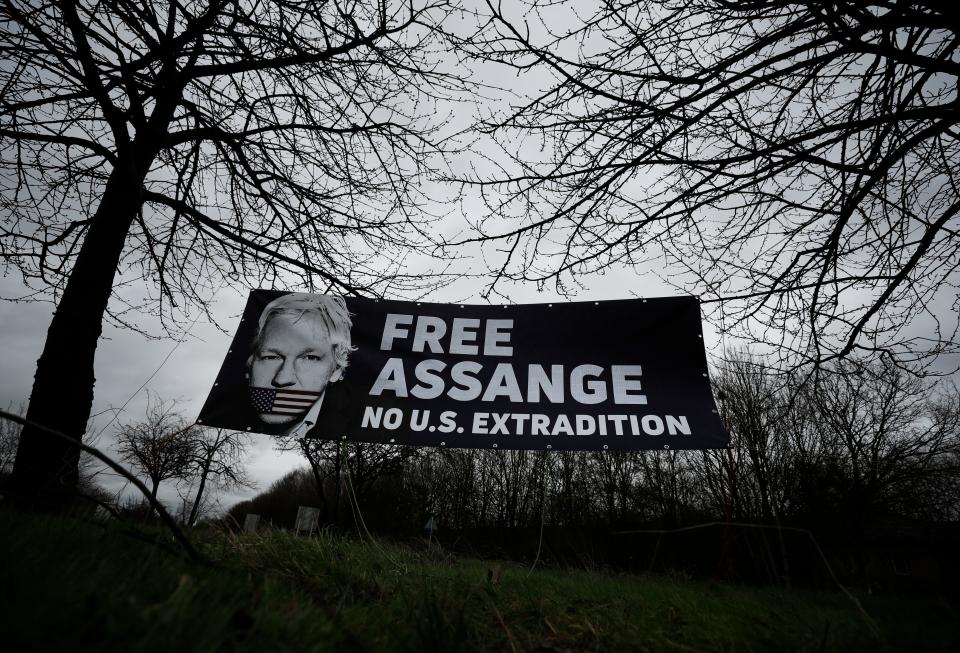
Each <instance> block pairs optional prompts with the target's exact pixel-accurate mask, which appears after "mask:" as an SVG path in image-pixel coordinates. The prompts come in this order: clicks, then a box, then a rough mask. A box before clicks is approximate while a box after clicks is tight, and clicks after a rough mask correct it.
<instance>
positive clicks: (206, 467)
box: [187, 449, 214, 528]
mask: <svg viewBox="0 0 960 653" xmlns="http://www.w3.org/2000/svg"><path fill="white" fill-rule="evenodd" d="M213 455H214V450H212V449H211V450H210V452H209V453H208V454H207V457H206V458H204V460H203V471H202V472H201V473H200V487H198V488H197V496H195V497H194V498H193V507H192V508H191V509H190V517H189V519H187V526H189V527H190V528H193V524H194V522H196V521H197V513H198V512H199V511H200V500H201V499H202V498H203V490H204V488H205V487H206V485H207V475H208V474H209V473H210V462H211V460H213Z"/></svg>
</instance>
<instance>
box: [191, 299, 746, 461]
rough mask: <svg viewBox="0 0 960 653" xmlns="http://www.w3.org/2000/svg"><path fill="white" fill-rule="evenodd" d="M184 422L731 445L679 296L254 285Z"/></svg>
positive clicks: (379, 435)
mask: <svg viewBox="0 0 960 653" xmlns="http://www.w3.org/2000/svg"><path fill="white" fill-rule="evenodd" d="M197 421H198V422H199V423H201V424H204V425H208V426H218V427H223V428H229V429H237V430H248V431H257V432H261V433H269V434H278V435H279V434H284V435H289V436H292V437H304V436H306V437H315V438H324V439H338V440H339V439H344V440H355V441H360V442H382V443H393V444H410V445H427V446H443V447H473V448H500V449H591V450H603V449H611V450H636V449H714V448H720V447H726V446H727V444H728V436H727V434H726V433H725V432H724V430H723V427H722V425H721V422H720V419H719V416H718V414H717V409H716V405H715V403H714V401H713V396H712V394H711V391H710V383H709V379H708V375H707V362H706V356H705V354H704V348H703V337H702V334H701V329H700V307H699V303H698V302H697V300H696V299H695V298H692V297H667V298H660V299H633V300H620V301H606V302H570V303H556V304H527V305H504V306H497V305H456V304H430V303H425V302H400V301H385V300H375V299H362V298H346V299H344V298H340V297H338V296H334V295H309V294H305V293H284V292H279V291H270V290H256V291H253V292H251V293H250V297H249V299H248V301H247V306H246V309H245V310H244V313H243V318H242V320H241V322H240V326H239V327H238V329H237V333H236V335H235V336H234V338H233V344H232V346H231V348H230V351H229V352H228V353H227V356H226V358H225V360H224V362H223V366H222V367H221V369H220V374H219V375H218V376H217V380H216V383H214V386H213V389H212V390H211V391H210V395H209V397H208V398H207V401H206V403H205V404H204V406H203V409H202V411H201V412H200V417H199V419H198V420H197Z"/></svg>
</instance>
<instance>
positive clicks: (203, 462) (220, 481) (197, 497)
mask: <svg viewBox="0 0 960 653" xmlns="http://www.w3.org/2000/svg"><path fill="white" fill-rule="evenodd" d="M192 431H193V433H192V437H191V440H192V442H191V447H190V449H191V454H192V457H191V460H190V462H189V465H190V467H191V468H192V469H191V473H190V476H191V478H190V480H191V483H190V486H191V488H192V487H193V485H194V482H195V483H196V485H197V490H196V492H195V494H194V495H193V501H192V502H191V504H190V512H189V514H188V515H185V519H184V522H185V523H186V525H187V526H193V525H194V524H196V522H197V517H198V516H199V515H200V507H201V506H202V505H203V501H204V499H205V498H206V496H207V495H206V494H204V491H205V490H206V489H207V484H208V482H212V483H214V484H216V485H217V486H219V487H221V488H225V487H234V488H237V487H246V488H253V487H255V485H254V483H253V482H252V481H251V480H250V478H249V477H248V476H247V473H246V469H245V468H244V466H243V459H244V457H245V456H246V453H247V445H248V444H249V440H250V435H249V434H247V433H244V432H242V431H228V430H226V429H207V428H194V429H192Z"/></svg>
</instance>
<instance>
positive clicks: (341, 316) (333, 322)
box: [247, 292, 356, 368]
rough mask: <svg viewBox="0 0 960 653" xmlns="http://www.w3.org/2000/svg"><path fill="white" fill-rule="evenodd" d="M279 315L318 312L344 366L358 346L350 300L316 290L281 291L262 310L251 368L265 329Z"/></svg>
mask: <svg viewBox="0 0 960 653" xmlns="http://www.w3.org/2000/svg"><path fill="white" fill-rule="evenodd" d="M278 315H292V316H294V317H295V320H298V319H300V318H301V317H303V316H305V315H315V316H317V317H319V318H320V320H319V323H320V324H321V325H322V326H323V328H324V330H325V331H326V332H327V337H329V338H330V342H331V344H332V345H333V353H334V357H335V359H336V361H337V365H338V366H339V367H341V368H343V367H346V366H347V364H348V363H349V358H350V353H351V352H353V351H354V350H356V347H354V346H353V345H352V344H351V340H350V329H352V328H353V321H352V320H351V319H350V311H348V310H347V303H346V302H345V301H344V300H343V297H341V296H340V295H314V294H312V293H305V292H294V293H289V294H287V295H281V296H280V297H277V298H276V299H274V300H273V301H272V302H270V303H269V304H267V305H266V307H265V308H264V309H263V312H262V313H260V321H259V323H258V324H257V335H256V337H254V339H253V344H252V345H251V347H250V358H249V359H247V367H248V368H249V367H250V365H251V363H252V362H253V357H254V356H255V355H256V353H257V352H258V351H259V350H260V346H261V344H262V343H263V332H264V330H265V329H266V326H267V323H269V322H270V320H272V319H273V318H275V317H276V316H278Z"/></svg>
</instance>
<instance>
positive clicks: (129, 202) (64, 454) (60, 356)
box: [12, 161, 146, 508]
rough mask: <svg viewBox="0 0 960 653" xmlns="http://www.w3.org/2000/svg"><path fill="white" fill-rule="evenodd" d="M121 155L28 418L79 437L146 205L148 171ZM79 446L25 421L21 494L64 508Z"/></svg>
mask: <svg viewBox="0 0 960 653" xmlns="http://www.w3.org/2000/svg"><path fill="white" fill-rule="evenodd" d="M138 167H139V166H136V165H132V164H129V165H124V164H123V162H122V161H121V162H120V163H118V165H117V167H116V168H115V169H114V170H113V172H112V173H111V174H110V178H109V179H108V181H107V184H106V188H105V190H104V194H103V198H102V199H101V202H100V205H99V206H98V207H97V211H96V213H95V214H94V217H93V219H92V221H91V223H90V232H89V233H88V234H87V235H86V237H85V238H84V241H83V245H82V246H81V248H80V252H79V254H78V255H77V260H76V262H75V263H74V266H73V270H72V271H71V272H70V277H69V279H68V281H67V285H66V287H65V288H64V291H63V295H62V296H61V297H60V302H59V303H58V304H57V308H56V310H55V311H54V314H53V320H52V321H51V323H50V328H49V330H48V331H47V339H46V342H45V343H44V347H43V353H42V354H41V355H40V359H39V360H38V361H37V372H36V375H35V376H34V383H33V392H32V394H31V395H30V405H29V407H28V409H27V419H29V420H32V421H34V422H37V423H39V424H43V425H44V426H46V427H48V428H50V429H54V430H56V431H59V432H61V433H63V434H64V435H66V436H68V437H69V438H71V439H73V440H75V441H77V442H79V441H80V440H81V439H82V437H83V433H84V430H85V429H86V425H87V420H88V419H89V417H90V410H91V407H92V405H93V387H94V383H95V381H96V379H95V378H94V354H95V352H96V349H97V341H98V340H99V338H100V333H101V330H102V324H103V316H104V313H105V311H106V308H107V302H108V301H109V299H110V294H111V290H112V288H113V280H114V276H115V273H116V270H117V265H118V263H119V261H120V256H121V254H122V252H123V247H124V243H125V241H126V237H127V232H128V231H129V229H130V225H131V223H132V222H133V219H134V218H135V216H136V214H137V211H138V210H139V209H140V195H141V193H140V189H141V186H142V183H143V179H144V176H145V169H146V168H145V167H144V168H142V170H143V172H137V168H138ZM79 459H80V450H79V449H78V448H77V447H76V445H75V444H73V443H71V442H70V441H68V440H65V439H62V438H58V437H55V436H52V435H50V434H48V433H46V432H44V431H42V430H40V429H38V428H35V427H32V426H29V425H27V426H25V427H24V429H23V432H22V434H21V437H20V444H19V447H18V449H17V458H16V462H15V463H14V468H13V478H12V489H13V492H12V494H13V497H15V499H16V500H18V501H20V502H21V503H24V504H26V505H30V506H33V507H40V508H58V507H63V506H64V505H65V504H66V503H67V502H69V501H70V500H71V498H72V496H73V493H74V490H75V488H76V484H77V479H78V470H77V467H78V462H79Z"/></svg>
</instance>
